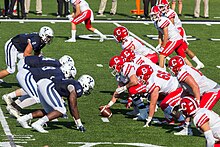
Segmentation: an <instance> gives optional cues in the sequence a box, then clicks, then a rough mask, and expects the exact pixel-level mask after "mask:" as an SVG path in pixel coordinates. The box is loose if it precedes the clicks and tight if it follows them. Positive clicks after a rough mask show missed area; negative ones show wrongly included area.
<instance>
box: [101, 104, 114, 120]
mask: <svg viewBox="0 0 220 147" xmlns="http://www.w3.org/2000/svg"><path fill="white" fill-rule="evenodd" d="M99 110H100V114H101V116H103V117H111V116H112V111H111V110H110V108H106V107H105V106H100V107H99Z"/></svg>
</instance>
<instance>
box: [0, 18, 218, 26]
mask: <svg viewBox="0 0 220 147" xmlns="http://www.w3.org/2000/svg"><path fill="white" fill-rule="evenodd" d="M0 22H19V23H24V22H49V23H56V22H57V23H61V22H62V23H63V22H65V23H70V21H69V20H55V19H24V20H23V19H0ZM92 23H136V24H153V22H152V21H149V20H148V21H125V20H95V21H93V22H92ZM182 24H200V25H201V24H204V25H207V24H220V22H216V21H182Z"/></svg>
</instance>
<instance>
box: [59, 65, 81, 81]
mask: <svg viewBox="0 0 220 147" xmlns="http://www.w3.org/2000/svg"><path fill="white" fill-rule="evenodd" d="M60 69H61V71H62V72H63V74H64V77H65V78H66V79H69V78H75V76H76V73H77V70H76V67H75V66H74V65H73V64H71V63H68V64H64V65H62V66H61V67H60Z"/></svg>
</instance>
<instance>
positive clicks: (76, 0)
mask: <svg viewBox="0 0 220 147" xmlns="http://www.w3.org/2000/svg"><path fill="white" fill-rule="evenodd" d="M71 3H72V5H73V7H74V8H75V6H76V5H77V4H79V5H80V11H81V12H83V11H85V10H88V9H89V10H91V9H90V7H89V4H88V3H87V2H86V1H85V0H71Z"/></svg>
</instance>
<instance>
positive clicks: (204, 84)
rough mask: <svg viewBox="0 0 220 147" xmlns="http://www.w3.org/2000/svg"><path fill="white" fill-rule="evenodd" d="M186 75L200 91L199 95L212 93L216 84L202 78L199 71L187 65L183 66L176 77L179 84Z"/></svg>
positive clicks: (204, 77)
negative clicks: (190, 77) (191, 78)
mask: <svg viewBox="0 0 220 147" xmlns="http://www.w3.org/2000/svg"><path fill="white" fill-rule="evenodd" d="M188 75H191V76H192V77H193V78H194V80H195V81H196V83H197V84H198V86H199V89H200V95H203V93H205V92H208V91H212V90H213V89H214V88H215V87H216V86H217V85H218V84H217V83H216V82H214V81H213V80H211V79H209V78H207V77H206V76H204V75H203V74H202V73H201V72H200V71H199V70H197V69H195V68H194V67H190V66H188V65H183V66H182V68H181V70H180V72H179V73H178V75H177V78H178V80H179V82H184V80H185V79H186V78H187V76H188Z"/></svg>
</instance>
